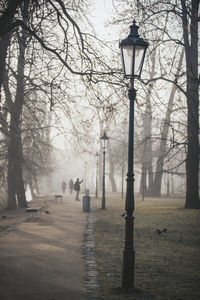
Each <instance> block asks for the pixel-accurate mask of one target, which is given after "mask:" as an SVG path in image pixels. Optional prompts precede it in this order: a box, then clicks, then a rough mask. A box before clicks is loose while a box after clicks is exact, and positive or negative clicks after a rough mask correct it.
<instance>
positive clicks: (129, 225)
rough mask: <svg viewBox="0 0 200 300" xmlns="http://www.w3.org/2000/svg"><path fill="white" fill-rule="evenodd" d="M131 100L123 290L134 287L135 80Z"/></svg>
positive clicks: (132, 85)
mask: <svg viewBox="0 0 200 300" xmlns="http://www.w3.org/2000/svg"><path fill="white" fill-rule="evenodd" d="M128 95H129V100H130V110H129V135H128V173H127V179H126V181H127V189H126V203H125V210H126V215H125V217H124V218H125V242H124V250H123V265H122V288H123V289H126V290H130V289H131V288H133V287H134V271H135V250H134V215H133V213H134V206H135V204H134V173H133V150H134V101H135V97H136V90H135V89H134V82H133V79H132V80H131V88H130V89H129V91H128Z"/></svg>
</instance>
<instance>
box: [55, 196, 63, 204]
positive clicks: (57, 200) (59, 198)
mask: <svg viewBox="0 0 200 300" xmlns="http://www.w3.org/2000/svg"><path fill="white" fill-rule="evenodd" d="M54 197H55V201H56V203H58V202H63V196H62V195H55V196H54Z"/></svg>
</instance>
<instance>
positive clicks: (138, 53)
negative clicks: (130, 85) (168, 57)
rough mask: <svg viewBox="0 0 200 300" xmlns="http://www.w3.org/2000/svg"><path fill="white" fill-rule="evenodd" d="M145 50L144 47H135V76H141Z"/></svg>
mask: <svg viewBox="0 0 200 300" xmlns="http://www.w3.org/2000/svg"><path fill="white" fill-rule="evenodd" d="M144 50H145V48H144V47H143V46H138V45H136V46H135V68H134V75H140V71H141V67H142V62H143V55H144Z"/></svg>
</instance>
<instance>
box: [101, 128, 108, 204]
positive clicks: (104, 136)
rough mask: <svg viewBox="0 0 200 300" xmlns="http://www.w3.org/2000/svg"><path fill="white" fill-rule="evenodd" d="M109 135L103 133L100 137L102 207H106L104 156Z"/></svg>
mask: <svg viewBox="0 0 200 300" xmlns="http://www.w3.org/2000/svg"><path fill="white" fill-rule="evenodd" d="M108 140H109V137H108V136H107V135H106V133H105V132H104V134H103V135H102V137H101V142H102V149H103V185H102V206H101V207H102V209H105V208H106V197H105V156H106V148H107V146H108Z"/></svg>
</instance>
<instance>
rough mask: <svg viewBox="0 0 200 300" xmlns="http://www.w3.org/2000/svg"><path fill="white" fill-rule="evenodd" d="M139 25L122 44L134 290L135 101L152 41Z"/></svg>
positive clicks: (125, 273)
mask: <svg viewBox="0 0 200 300" xmlns="http://www.w3.org/2000/svg"><path fill="white" fill-rule="evenodd" d="M138 28H139V27H138V26H137V25H136V22H135V20H134V21H133V24H132V25H131V26H130V29H131V30H130V34H129V35H128V37H127V38H125V39H124V40H122V41H121V42H120V44H119V47H120V48H121V55H122V65H123V71H124V77H125V78H130V89H129V91H128V96H129V100H130V108H129V134H128V173H127V180H126V181H127V188H126V202H125V211H126V214H125V217H124V218H125V242H124V251H123V263H122V288H123V289H125V290H130V289H132V288H133V287H134V271H135V250H134V215H133V213H134V209H135V208H134V207H135V202H134V184H133V182H134V173H133V162H134V161H133V149H134V102H135V98H136V90H135V89H134V78H140V76H141V72H142V67H143V63H144V58H145V53H146V50H147V47H148V42H146V41H145V40H143V39H142V38H140V37H139V34H138Z"/></svg>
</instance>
